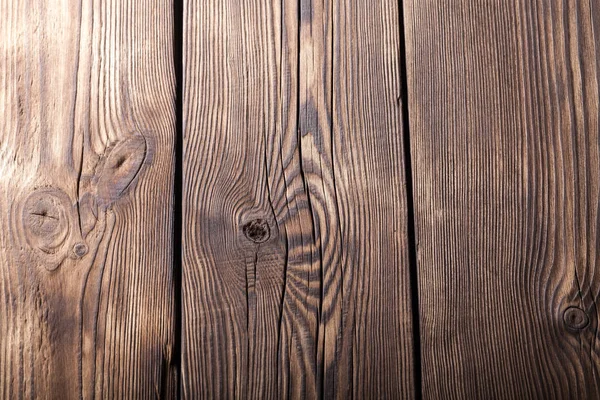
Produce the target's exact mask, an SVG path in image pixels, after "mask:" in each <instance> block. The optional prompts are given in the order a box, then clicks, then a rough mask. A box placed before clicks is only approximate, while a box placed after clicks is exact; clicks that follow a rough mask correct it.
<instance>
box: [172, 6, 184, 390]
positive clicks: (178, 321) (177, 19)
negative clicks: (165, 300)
mask: <svg viewBox="0 0 600 400" xmlns="http://www.w3.org/2000/svg"><path fill="white" fill-rule="evenodd" d="M183 1H184V0H173V66H174V71H175V149H174V152H175V179H174V190H173V196H174V199H173V201H174V202H173V285H174V290H173V292H174V298H175V305H174V306H175V307H174V308H175V332H174V334H175V338H174V346H173V363H174V365H175V369H176V371H177V382H176V385H177V386H176V387H177V389H176V394H175V397H176V398H177V399H180V398H181V395H182V381H183V380H182V375H181V372H182V368H181V366H182V358H183V354H182V340H183V330H182V325H183V322H182V318H183V312H182V304H183V303H182V300H183V299H182V285H183V280H182V266H183V246H182V239H183V87H184V86H183V85H184V82H183V77H184V71H183V68H184V67H183V18H184V7H183Z"/></svg>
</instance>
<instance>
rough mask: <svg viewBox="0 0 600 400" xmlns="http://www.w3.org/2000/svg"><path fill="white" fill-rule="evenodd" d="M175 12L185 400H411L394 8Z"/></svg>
mask: <svg viewBox="0 0 600 400" xmlns="http://www.w3.org/2000/svg"><path fill="white" fill-rule="evenodd" d="M184 15H185V17H184V20H185V23H184V35H185V37H186V42H185V46H184V71H185V72H184V76H185V78H184V81H185V85H184V111H183V118H184V121H183V123H184V189H183V190H184V203H183V214H184V222H185V226H184V234H183V358H182V362H183V363H182V387H183V395H184V397H186V398H196V397H219V398H222V397H248V398H348V397H351V396H354V397H359V398H360V397H369V396H378V397H390V398H398V397H412V396H413V393H414V388H413V360H412V351H413V349H412V327H411V312H410V301H409V294H408V292H409V291H408V289H409V276H408V254H407V234H406V232H407V230H406V219H407V218H406V191H405V177H404V176H405V172H404V165H403V154H404V152H403V145H402V115H401V107H400V102H399V99H398V96H399V93H400V80H401V76H400V69H399V45H400V43H399V21H398V18H399V10H398V3H397V2H392V1H384V2H383V3H382V4H381V5H378V6H377V7H372V5H370V4H369V2H367V1H359V2H356V1H354V2H350V1H347V2H346V1H304V0H303V1H300V2H298V1H295V0H294V1H292V0H287V1H271V2H267V3H264V2H259V1H255V0H246V1H243V2H241V3H240V2H237V1H233V0H230V1H212V0H211V1H207V2H201V3H198V2H191V1H190V2H186V4H185V7H184ZM365 16H368V17H367V20H365V19H364V18H365Z"/></svg>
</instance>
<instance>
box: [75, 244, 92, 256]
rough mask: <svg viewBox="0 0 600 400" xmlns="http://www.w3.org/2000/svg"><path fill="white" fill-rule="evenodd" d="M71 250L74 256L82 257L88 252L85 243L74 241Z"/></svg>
mask: <svg viewBox="0 0 600 400" xmlns="http://www.w3.org/2000/svg"><path fill="white" fill-rule="evenodd" d="M72 251H73V256H75V258H83V257H85V255H86V254H87V253H88V247H87V245H86V244H85V243H81V242H80V243H75V245H74V246H73V250H72Z"/></svg>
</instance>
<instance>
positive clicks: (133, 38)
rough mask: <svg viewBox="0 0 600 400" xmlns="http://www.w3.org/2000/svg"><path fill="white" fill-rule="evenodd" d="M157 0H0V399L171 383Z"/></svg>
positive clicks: (163, 68) (164, 7) (165, 133)
mask: <svg viewBox="0 0 600 400" xmlns="http://www.w3.org/2000/svg"><path fill="white" fill-rule="evenodd" d="M172 19H173V15H172V5H171V4H170V2H169V1H146V2H136V1H113V0H108V1H102V2H101V1H93V2H92V1H91V2H79V1H71V0H69V1H62V2H30V1H15V0H2V1H0V20H1V22H0V38H1V39H0V116H1V117H0V397H1V398H7V399H11V398H57V397H58V398H91V397H97V398H131V397H136V398H149V397H158V396H163V397H165V396H167V395H170V394H174V393H175V388H176V378H177V377H176V373H175V369H174V368H172V366H171V358H172V356H173V354H172V353H173V343H174V335H173V333H174V332H173V331H174V317H175V315H174V310H173V304H174V303H173V281H172V277H171V276H172V275H171V269H172V245H171V241H172V233H173V232H172V211H171V210H172V205H173V202H172V193H173V191H172V185H173V178H172V177H173V171H174V169H173V167H174V163H173V143H174V116H175V109H174V83H175V82H174V74H173V67H172V65H173V61H172V60H173V55H172Z"/></svg>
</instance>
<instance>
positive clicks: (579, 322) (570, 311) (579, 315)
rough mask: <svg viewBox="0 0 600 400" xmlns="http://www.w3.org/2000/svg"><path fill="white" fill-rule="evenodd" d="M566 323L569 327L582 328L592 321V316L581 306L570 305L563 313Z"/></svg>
mask: <svg viewBox="0 0 600 400" xmlns="http://www.w3.org/2000/svg"><path fill="white" fill-rule="evenodd" d="M563 319H564V321H565V325H567V327H568V328H569V329H573V330H582V329H584V328H585V327H586V326H588V324H589V323H590V318H589V317H588V316H587V314H586V313H585V311H583V310H582V309H581V308H579V307H569V308H567V309H566V310H565V312H564V314H563Z"/></svg>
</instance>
